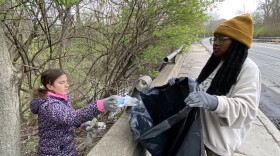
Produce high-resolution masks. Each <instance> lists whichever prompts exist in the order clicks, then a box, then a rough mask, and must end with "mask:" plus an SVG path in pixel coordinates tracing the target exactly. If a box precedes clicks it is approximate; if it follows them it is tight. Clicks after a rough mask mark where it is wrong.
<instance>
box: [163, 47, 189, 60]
mask: <svg viewBox="0 0 280 156" xmlns="http://www.w3.org/2000/svg"><path fill="white" fill-rule="evenodd" d="M183 47H184V45H181V46H180V48H179V49H177V50H175V51H174V52H172V53H171V54H169V55H167V56H166V57H164V58H163V59H162V62H163V63H175V58H176V56H177V54H179V53H180V52H181V51H182V49H183Z"/></svg>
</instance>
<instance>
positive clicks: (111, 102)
mask: <svg viewBox="0 0 280 156" xmlns="http://www.w3.org/2000/svg"><path fill="white" fill-rule="evenodd" d="M121 98H122V97H121V96H117V95H112V96H110V97H108V98H105V99H103V106H104V108H105V110H106V111H110V112H115V111H116V110H117V108H118V106H117V104H118V101H119V100H120V99H121Z"/></svg>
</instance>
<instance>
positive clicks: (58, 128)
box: [30, 69, 117, 156]
mask: <svg viewBox="0 0 280 156" xmlns="http://www.w3.org/2000/svg"><path fill="white" fill-rule="evenodd" d="M68 87H69V85H68V82H67V76H66V74H65V72H64V71H62V70H61V69H48V70H46V71H44V72H43V73H42V75H41V86H40V88H38V89H35V90H34V92H33V96H34V97H33V99H32V100H31V102H30V109H31V111H32V112H33V113H35V114H38V126H39V127H38V129H39V138H40V139H39V145H38V154H39V155H60V156H76V155H78V152H77V151H76V148H75V141H74V127H73V126H76V127H79V126H80V125H81V124H82V123H84V122H86V121H88V120H92V118H94V117H95V116H97V115H98V114H99V113H101V112H104V111H115V110H116V109H117V106H116V104H117V96H110V97H108V98H106V99H102V100H97V101H96V102H91V103H90V104H88V105H87V106H85V107H83V108H81V109H78V110H75V109H74V108H73V107H72V105H71V102H70V97H69V94H68Z"/></svg>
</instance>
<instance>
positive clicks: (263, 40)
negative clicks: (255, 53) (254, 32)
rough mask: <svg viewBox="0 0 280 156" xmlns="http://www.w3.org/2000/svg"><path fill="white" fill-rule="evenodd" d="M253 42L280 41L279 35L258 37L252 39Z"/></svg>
mask: <svg viewBox="0 0 280 156" xmlns="http://www.w3.org/2000/svg"><path fill="white" fill-rule="evenodd" d="M253 42H273V43H280V37H259V38H256V39H253Z"/></svg>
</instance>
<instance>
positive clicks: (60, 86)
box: [47, 74, 69, 95]
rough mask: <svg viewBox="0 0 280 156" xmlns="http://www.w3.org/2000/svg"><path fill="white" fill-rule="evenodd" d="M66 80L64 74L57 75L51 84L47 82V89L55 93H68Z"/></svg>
mask: <svg viewBox="0 0 280 156" xmlns="http://www.w3.org/2000/svg"><path fill="white" fill-rule="evenodd" d="M68 87H69V85H68V82H67V76H66V75H65V74H63V75H61V76H59V77H58V78H57V79H56V80H55V81H54V83H53V85H50V84H47V88H48V90H50V91H52V92H54V93H56V94H61V95H65V94H67V93H68Z"/></svg>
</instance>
